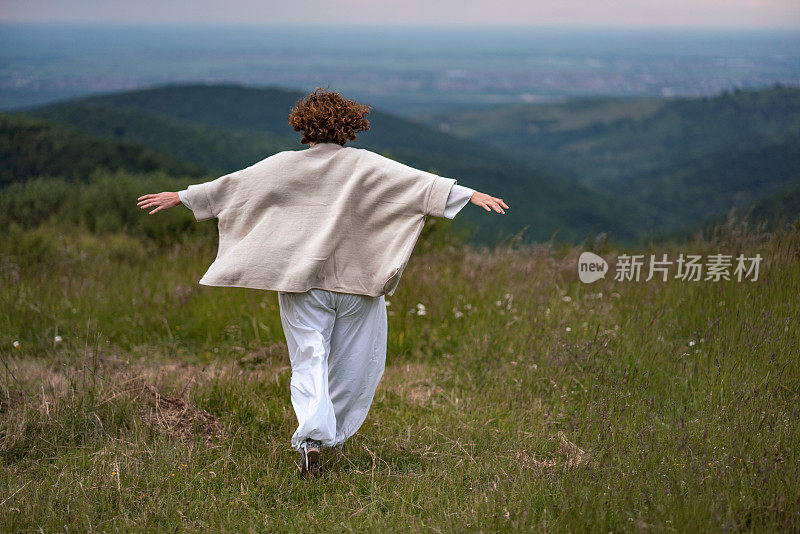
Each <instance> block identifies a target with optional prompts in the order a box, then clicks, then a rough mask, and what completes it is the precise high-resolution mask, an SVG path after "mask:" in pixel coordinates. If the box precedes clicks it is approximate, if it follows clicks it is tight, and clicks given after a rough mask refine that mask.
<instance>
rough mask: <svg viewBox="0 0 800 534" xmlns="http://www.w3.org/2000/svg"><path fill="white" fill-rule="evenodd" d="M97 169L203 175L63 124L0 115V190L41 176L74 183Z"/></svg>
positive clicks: (152, 153) (149, 151) (186, 165)
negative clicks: (57, 177) (2, 187)
mask: <svg viewBox="0 0 800 534" xmlns="http://www.w3.org/2000/svg"><path fill="white" fill-rule="evenodd" d="M99 167H102V168H105V169H108V170H111V171H116V170H126V171H132V172H151V171H155V170H164V171H166V172H168V173H172V174H178V175H191V176H200V175H201V174H202V173H203V171H202V170H201V169H200V168H198V167H197V166H196V165H193V164H190V163H186V162H181V161H177V160H176V159H174V158H171V157H169V156H167V155H165V154H162V153H159V152H157V151H154V150H152V149H149V148H145V147H142V146H138V145H135V144H132V143H127V142H123V141H117V140H109V139H103V138H100V137H97V136H94V135H91V134H89V133H86V132H83V131H79V130H78V129H76V128H73V127H70V126H65V125H63V124H55V123H52V122H47V121H43V120H39V119H32V118H28V117H21V116H19V115H6V114H0V186H3V185H8V184H10V183H12V182H18V181H22V180H25V179H27V178H30V177H32V176H39V175H49V176H63V177H65V178H69V179H73V180H77V179H80V178H84V177H86V176H87V175H88V174H89V173H91V171H93V170H95V169H97V168H99Z"/></svg>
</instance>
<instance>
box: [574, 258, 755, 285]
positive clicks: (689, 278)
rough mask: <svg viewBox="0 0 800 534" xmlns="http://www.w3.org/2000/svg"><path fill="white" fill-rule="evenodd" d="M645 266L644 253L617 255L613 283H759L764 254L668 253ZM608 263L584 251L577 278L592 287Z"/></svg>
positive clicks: (603, 273)
mask: <svg viewBox="0 0 800 534" xmlns="http://www.w3.org/2000/svg"><path fill="white" fill-rule="evenodd" d="M649 256H650V258H649V260H650V261H648V262H647V263H645V255H644V254H634V255H628V254H621V255H619V256H617V262H616V264H615V274H614V280H616V281H618V282H624V281H633V282H638V281H640V280H642V279H644V281H645V282H649V281H650V280H652V279H653V278H656V279H657V280H661V281H662V282H666V281H668V280H669V279H670V277H672V279H677V280H681V281H682V282H699V281H704V282H705V281H711V282H719V281H720V280H732V279H733V280H736V281H737V282H741V281H743V280H749V281H750V282H755V281H756V280H758V270H759V266H760V264H761V259H762V258H761V254H756V255H755V256H753V257H748V256H745V255H744V254H739V255H738V256H736V257H735V258H734V256H733V255H732V254H708V255H706V256H705V257H704V256H702V255H700V254H683V253H681V254H680V255H679V256H678V257H677V258H676V259H675V260H674V261H673V260H671V259H669V257H668V255H667V254H661V255H656V254H650V255H649ZM608 270H609V267H608V262H606V260H605V259H603V258H602V257H600V256H598V255H597V254H594V253H593V252H583V253H582V254H581V255H580V258H578V277H579V278H580V279H581V281H582V282H584V283H587V284H591V283H592V282H595V281H597V280H599V279H600V278H605V275H606V273H607V272H608Z"/></svg>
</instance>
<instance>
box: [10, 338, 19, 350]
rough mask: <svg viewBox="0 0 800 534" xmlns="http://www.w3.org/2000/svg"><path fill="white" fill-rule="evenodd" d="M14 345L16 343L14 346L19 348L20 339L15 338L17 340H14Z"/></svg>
mask: <svg viewBox="0 0 800 534" xmlns="http://www.w3.org/2000/svg"><path fill="white" fill-rule="evenodd" d="M12 345H14V348H15V349H18V348H19V341H17V340H16V339H15V340H14V343H12Z"/></svg>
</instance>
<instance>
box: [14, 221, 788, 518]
mask: <svg viewBox="0 0 800 534" xmlns="http://www.w3.org/2000/svg"><path fill="white" fill-rule="evenodd" d="M31 242H37V243H39V250H40V251H41V254H39V255H36V256H33V255H31V254H30V251H31V250H32V247H31V246H30V243H31ZM423 245H424V244H423ZM582 250H583V249H581V248H572V247H566V248H559V249H553V248H551V247H547V246H536V247H519V248H517V247H503V248H497V249H490V250H477V249H474V248H470V247H460V246H450V245H447V246H444V247H442V248H439V249H432V248H429V247H427V246H422V247H420V249H419V250H418V251H416V253H415V255H414V256H413V257H412V259H411V262H410V264H409V266H408V269H407V270H406V272H405V274H404V276H403V280H402V281H401V283H400V286H399V288H398V291H397V293H396V294H395V295H394V296H393V297H392V298H391V299H389V300H390V306H389V307H388V314H389V339H388V346H389V350H388V357H387V367H386V372H385V374H384V376H383V378H382V380H381V383H380V385H379V387H378V391H377V393H376V397H375V402H374V404H373V407H372V410H371V411H370V414H369V416H368V418H367V420H366V423H365V424H364V426H363V427H362V428H361V429H360V430H359V432H358V433H357V434H356V435H355V436H354V437H353V438H352V439H351V440H349V441H348V442H347V443H346V444H345V446H344V449H343V451H342V454H341V455H332V454H328V451H326V452H325V456H324V457H323V470H324V475H323V478H321V479H316V480H311V481H303V480H299V479H298V477H297V468H296V461H297V458H296V456H295V454H296V453H295V452H294V451H293V450H291V449H290V447H289V437H290V436H291V433H292V432H293V431H294V429H295V425H296V420H295V418H294V413H293V411H292V407H291V404H290V399H289V383H290V375H291V372H290V367H289V364H288V355H287V353H286V349H285V344H284V340H283V334H282V331H281V325H280V321H279V316H278V310H277V302H276V297H275V294H274V293H270V292H263V291H257V290H245V289H232V288H211V287H205V286H199V285H197V283H196V282H197V280H198V278H199V277H200V275H201V274H202V272H203V270H204V269H205V268H206V267H207V266H208V265H209V264H210V262H211V261H212V260H213V257H214V253H215V247H214V241H213V240H211V239H200V238H198V239H187V240H184V241H182V242H181V243H179V244H173V245H172V246H169V247H156V246H154V245H153V243H151V242H149V241H146V240H141V239H138V238H135V237H131V236H127V235H125V234H118V233H115V234H103V235H90V234H86V233H83V232H80V231H76V230H75V229H74V228H73V227H72V226H69V225H58V226H54V227H52V228H48V229H46V231H42V230H31V231H30V232H20V233H14V234H13V235H11V236H6V237H5V238H4V239H0V267H2V268H0V309H3V310H4V312H5V313H3V314H0V356H2V362H3V365H2V366H0V495H2V498H0V502H1V503H2V506H3V513H2V514H0V530H2V531H7V532H23V531H24V532H27V531H31V532H33V531H45V532H50V531H63V530H69V531H78V532H90V531H92V532H93V531H117V530H122V531H137V532H138V531H147V532H160V531H169V532H176V531H178V532H194V531H197V532H209V531H215V532H218V531H228V532H247V531H303V532H307V531H308V532H331V531H334V532H338V531H351V530H352V531H370V532H393V531H399V532H408V531H411V532H418V531H424V532H464V531H470V532H473V531H483V532H510V531H519V532H531V531H543V532H628V531H656V532H661V531H675V532H719V531H758V532H794V531H797V530H798V529H800V506H798V503H800V484H799V483H798V481H800V447H798V443H800V408H799V407H800V352H798V350H797V341H798V339H800V324H799V323H798V321H797V317H798V316H800V300H798V299H797V294H798V292H800V236H799V235H798V234H797V232H796V231H794V232H791V233H782V234H778V235H774V236H765V235H760V234H757V233H748V232H741V231H739V230H738V229H737V228H727V229H721V231H720V232H718V233H716V234H714V236H713V238H712V239H711V240H695V239H692V240H687V241H681V242H677V243H673V244H660V245H658V246H656V247H637V248H629V247H625V248H620V247H618V246H616V245H614V244H613V243H605V244H604V243H594V244H593V250H594V251H595V252H598V253H600V254H602V255H603V256H604V257H605V258H607V259H609V260H613V258H615V257H617V256H618V255H619V254H621V253H628V254H631V253H640V254H651V253H652V254H661V253H668V254H669V255H670V257H671V258H675V257H676V256H677V254H678V253H681V252H682V253H692V254H704V255H708V254H717V253H726V254H735V253H737V252H742V253H744V254H746V255H747V256H748V257H752V256H754V255H755V254H757V253H759V254H761V256H762V257H763V258H765V261H764V263H763V264H762V266H761V270H760V277H759V280H758V281H757V282H751V281H743V282H737V281H735V279H734V280H731V281H721V282H718V283H715V282H682V281H680V280H674V279H673V280H670V281H668V282H660V281H657V280H653V281H650V282H644V281H640V282H616V281H614V280H613V277H611V276H609V277H607V279H606V280H600V281H598V282H596V283H594V284H592V285H591V286H587V285H584V284H582V283H581V282H579V281H578V280H577V277H576V259H577V256H578V254H579V253H580V252H581V251H582ZM75 273H80V276H76V275H75ZM419 303H422V304H424V305H425V306H426V308H427V313H426V314H425V315H419V314H418V313H417V310H418V308H417V304H419Z"/></svg>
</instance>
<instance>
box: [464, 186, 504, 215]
mask: <svg viewBox="0 0 800 534" xmlns="http://www.w3.org/2000/svg"><path fill="white" fill-rule="evenodd" d="M469 201H470V202H472V203H473V204H475V205H476V206H480V207H482V208H483V209H485V210H486V211H492V210H494V211H496V212H497V213H505V211H503V208H505V209H508V206H507V205H506V203H505V202H503V199H502V198H496V197H493V196H491V195H487V194H486V193H481V192H479V191H475V192H474V193H472V197H470V199H469Z"/></svg>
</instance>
